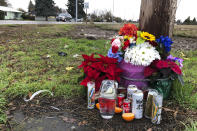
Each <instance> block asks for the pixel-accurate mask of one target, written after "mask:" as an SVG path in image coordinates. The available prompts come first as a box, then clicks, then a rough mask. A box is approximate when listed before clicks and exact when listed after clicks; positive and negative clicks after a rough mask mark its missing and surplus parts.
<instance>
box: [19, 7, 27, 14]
mask: <svg viewBox="0 0 197 131" xmlns="http://www.w3.org/2000/svg"><path fill="white" fill-rule="evenodd" d="M17 10H18V11H21V12H22V13H25V12H26V11H25V10H24V9H23V8H18V9H17Z"/></svg>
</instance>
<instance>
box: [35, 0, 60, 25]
mask: <svg viewBox="0 0 197 131" xmlns="http://www.w3.org/2000/svg"><path fill="white" fill-rule="evenodd" d="M35 13H36V16H43V17H45V18H46V21H48V17H49V16H56V11H55V3H54V1H53V0H36V2H35Z"/></svg>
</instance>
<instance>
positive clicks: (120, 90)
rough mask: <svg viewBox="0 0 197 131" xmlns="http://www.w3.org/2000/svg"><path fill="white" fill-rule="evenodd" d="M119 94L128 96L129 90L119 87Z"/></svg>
mask: <svg viewBox="0 0 197 131" xmlns="http://www.w3.org/2000/svg"><path fill="white" fill-rule="evenodd" d="M118 94H125V95H127V89H126V88H125V87H121V86H119V87H118Z"/></svg>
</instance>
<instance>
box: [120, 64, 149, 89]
mask: <svg viewBox="0 0 197 131" xmlns="http://www.w3.org/2000/svg"><path fill="white" fill-rule="evenodd" d="M119 67H120V68H121V69H122V70H123V72H122V73H121V79H120V85H121V86H124V87H128V85H136V86H137V88H138V89H140V90H146V89H147V88H148V83H147V82H145V81H132V80H126V79H124V78H123V77H126V78H129V79H145V76H144V69H145V68H146V66H136V65H133V64H131V63H126V62H125V61H124V60H122V61H121V62H120V63H119Z"/></svg>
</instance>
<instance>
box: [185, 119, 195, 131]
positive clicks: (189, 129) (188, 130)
mask: <svg viewBox="0 0 197 131" xmlns="http://www.w3.org/2000/svg"><path fill="white" fill-rule="evenodd" d="M189 121H190V122H189V124H184V123H183V124H184V126H185V131H196V130H197V121H193V120H189Z"/></svg>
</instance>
